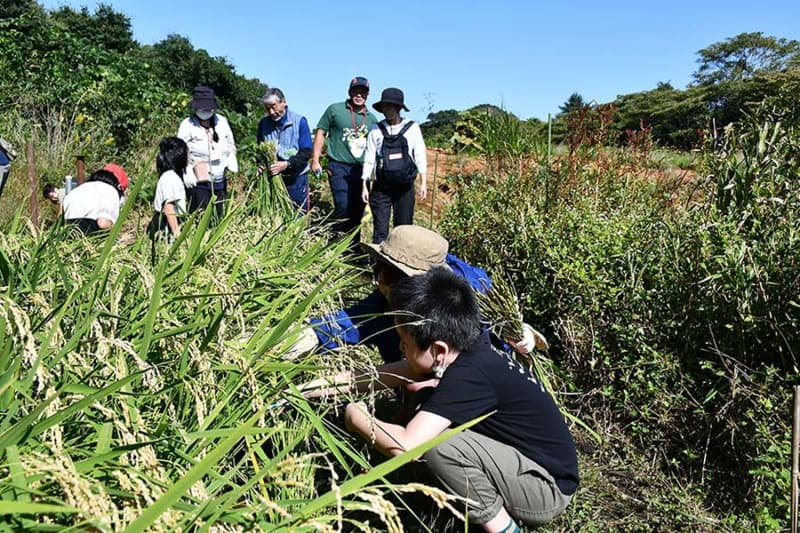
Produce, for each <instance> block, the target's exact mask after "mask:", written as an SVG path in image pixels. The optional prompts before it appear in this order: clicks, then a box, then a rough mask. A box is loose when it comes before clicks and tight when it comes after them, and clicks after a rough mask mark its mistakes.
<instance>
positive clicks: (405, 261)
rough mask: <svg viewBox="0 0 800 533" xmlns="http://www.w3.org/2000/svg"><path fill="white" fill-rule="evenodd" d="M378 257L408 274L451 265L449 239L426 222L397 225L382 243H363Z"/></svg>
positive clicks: (421, 272)
mask: <svg viewBox="0 0 800 533" xmlns="http://www.w3.org/2000/svg"><path fill="white" fill-rule="evenodd" d="M363 246H364V247H365V248H366V249H367V250H368V251H369V252H370V253H371V254H372V255H374V256H375V258H376V259H378V260H380V261H383V262H385V263H388V264H390V265H392V266H394V267H396V268H398V269H399V270H400V271H401V272H403V273H404V274H406V275H408V276H416V275H417V274H424V273H425V272H427V271H428V270H430V269H431V268H433V267H436V266H441V267H445V268H448V269H449V268H450V267H448V266H447V263H446V262H445V258H446V257H447V250H448V247H449V245H448V243H447V239H445V238H444V237H442V236H441V235H439V234H438V233H436V232H433V231H431V230H429V229H427V228H423V227H422V226H414V225H402V226H395V227H394V228H392V230H391V231H390V232H389V235H387V237H386V240H385V241H383V242H382V243H380V244H369V243H363Z"/></svg>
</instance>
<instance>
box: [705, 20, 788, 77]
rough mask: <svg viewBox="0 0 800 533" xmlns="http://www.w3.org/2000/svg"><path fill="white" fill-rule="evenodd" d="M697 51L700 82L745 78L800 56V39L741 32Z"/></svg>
mask: <svg viewBox="0 0 800 533" xmlns="http://www.w3.org/2000/svg"><path fill="white" fill-rule="evenodd" d="M697 54H698V55H699V56H700V57H699V58H698V59H697V62H698V63H699V64H700V66H699V67H698V69H697V71H696V72H695V73H694V81H695V83H696V84H697V85H713V84H715V83H720V82H724V81H728V82H730V81H742V80H745V79H748V78H752V77H754V76H755V75H756V74H763V73H765V72H781V71H783V70H786V69H787V68H788V67H789V66H790V65H792V64H793V62H794V63H795V66H796V62H797V61H798V60H799V59H800V42H797V41H795V40H788V39H783V38H776V37H772V36H770V35H764V34H763V33H761V32H753V33H740V34H739V35H736V36H735V37H731V38H729V39H726V40H725V41H723V42H719V43H714V44H712V45H710V46H708V47H706V48H703V49H702V50H699V51H698V52H697Z"/></svg>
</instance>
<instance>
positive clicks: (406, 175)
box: [377, 120, 417, 185]
mask: <svg viewBox="0 0 800 533" xmlns="http://www.w3.org/2000/svg"><path fill="white" fill-rule="evenodd" d="M412 124H414V121H413V120H409V121H408V123H407V124H406V125H405V126H403V129H401V130H400V132H399V133H398V134H397V135H389V132H388V131H387V130H386V126H384V125H383V122H379V123H378V128H380V130H381V133H383V146H381V153H380V161H379V164H378V171H377V177H378V181H379V182H381V183H385V184H387V185H410V184H411V183H414V180H415V179H417V164H416V163H414V160H413V159H412V158H411V154H410V153H409V151H408V140H406V138H405V136H404V135H405V133H406V132H407V131H408V128H410V127H411V126H412Z"/></svg>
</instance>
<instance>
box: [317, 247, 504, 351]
mask: <svg viewBox="0 0 800 533" xmlns="http://www.w3.org/2000/svg"><path fill="white" fill-rule="evenodd" d="M445 261H446V262H447V265H448V266H449V267H450V268H451V269H452V270H453V272H454V273H456V274H458V275H459V276H461V277H462V278H464V279H466V280H467V281H468V282H469V284H470V285H471V286H472V288H473V289H474V290H476V291H479V292H481V293H485V292H486V291H487V290H488V289H489V287H491V283H492V282H491V279H489V275H488V274H487V273H486V271H485V270H483V269H482V268H478V267H475V266H472V265H470V264H468V263H467V262H465V261H463V260H461V259H459V258H458V257H456V256H454V255H452V254H447V257H446V258H445ZM388 309H389V302H388V301H387V300H386V298H384V296H383V295H382V294H381V293H380V292H379V291H378V290H375V291H373V292H372V293H371V294H370V295H369V296H367V297H366V298H365V299H363V300H361V301H360V302H358V303H357V304H355V305H354V306H352V307H348V308H346V309H341V310H339V311H337V312H335V313H333V314H330V315H326V316H324V317H322V318H314V319H312V320H311V325H312V326H313V328H314V331H315V332H316V334H317V338H318V339H319V343H320V348H321V349H322V350H323V351H325V350H336V349H337V348H339V347H340V346H342V345H345V344H367V345H371V346H375V347H376V348H377V349H378V352H380V354H381V358H383V360H384V361H385V362H387V363H390V362H392V361H399V360H400V359H402V358H403V353H402V352H401V351H400V337H399V336H398V335H397V332H396V331H395V329H394V318H393V317H392V316H390V315H386V314H385V313H386V312H387V311H388ZM492 343H493V344H496V345H497V344H498V343H500V344H504V343H503V342H502V341H501V340H499V339H494V338H493V339H492Z"/></svg>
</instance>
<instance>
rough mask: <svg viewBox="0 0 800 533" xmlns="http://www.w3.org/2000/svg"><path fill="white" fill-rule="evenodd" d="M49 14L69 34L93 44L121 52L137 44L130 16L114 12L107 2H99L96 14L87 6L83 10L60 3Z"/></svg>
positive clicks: (131, 48) (127, 50)
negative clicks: (59, 5) (90, 11)
mask: <svg viewBox="0 0 800 533" xmlns="http://www.w3.org/2000/svg"><path fill="white" fill-rule="evenodd" d="M50 17H51V18H52V19H53V22H55V23H56V24H57V25H59V26H61V27H62V28H63V29H64V31H65V32H66V33H69V34H71V35H73V36H75V37H77V38H78V39H80V40H82V41H84V42H86V43H88V44H90V45H91V46H96V47H98V48H103V49H105V50H108V51H110V52H119V53H121V54H124V53H126V52H129V51H130V50H133V49H134V48H136V47H138V44H137V43H136V41H134V40H133V33H132V32H131V20H130V18H128V16H127V15H124V14H122V13H118V12H116V11H114V9H113V8H112V7H111V6H110V5H108V4H102V3H101V4H98V5H97V7H96V8H95V10H94V13H89V9H88V8H87V7H85V6H84V7H82V8H81V10H80V11H75V10H74V9H72V8H71V7H69V6H61V7H59V8H58V9H57V10H55V11H52V12H51V13H50Z"/></svg>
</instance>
